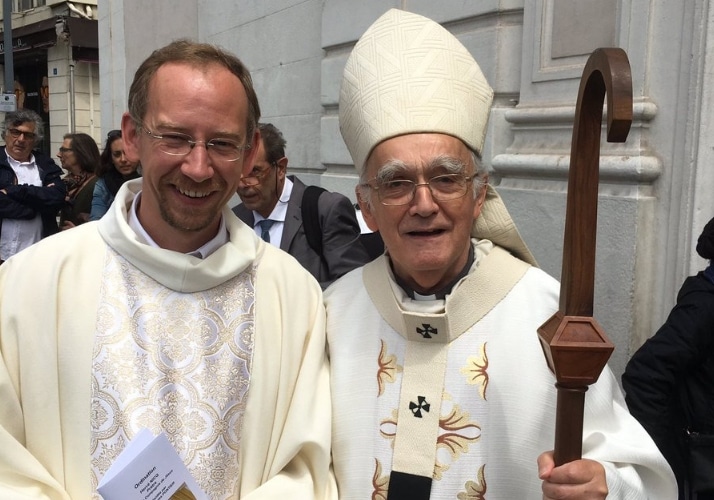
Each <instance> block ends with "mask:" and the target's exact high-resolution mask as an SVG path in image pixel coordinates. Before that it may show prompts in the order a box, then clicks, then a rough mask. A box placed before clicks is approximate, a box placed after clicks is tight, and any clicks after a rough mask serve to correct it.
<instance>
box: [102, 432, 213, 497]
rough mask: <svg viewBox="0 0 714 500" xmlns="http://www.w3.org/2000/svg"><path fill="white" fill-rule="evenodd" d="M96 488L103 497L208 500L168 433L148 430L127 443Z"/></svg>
mask: <svg viewBox="0 0 714 500" xmlns="http://www.w3.org/2000/svg"><path fill="white" fill-rule="evenodd" d="M97 491H98V492H99V494H100V495H101V496H102V498H103V499H104V500H169V499H173V500H179V499H181V500H191V499H196V500H209V499H208V496H207V495H206V494H205V493H203V491H201V488H200V487H199V486H198V484H197V483H196V480H195V479H194V478H193V476H191V473H190V472H189V471H188V469H187V468H186V465H185V464H184V463H183V460H181V457H180V456H179V455H178V453H177V452H176V450H175V449H174V447H173V446H172V445H171V443H170V442H169V439H168V438H167V437H166V434H164V433H163V432H162V433H161V434H159V435H158V436H154V435H153V434H152V433H151V431H149V430H148V429H142V430H141V431H139V433H138V434H137V435H136V436H135V437H134V439H132V440H131V441H130V442H129V444H128V445H126V448H124V450H123V451H122V452H121V453H120V454H119V456H118V457H117V459H116V460H115V461H114V463H113V464H112V466H111V467H109V470H108V471H107V473H106V474H104V477H102V480H101V481H99V486H98V487H97Z"/></svg>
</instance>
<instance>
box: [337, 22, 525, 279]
mask: <svg viewBox="0 0 714 500" xmlns="http://www.w3.org/2000/svg"><path fill="white" fill-rule="evenodd" d="M492 102H493V89H492V88H491V86H490V85H489V84H488V81H487V80H486V78H485V77H484V75H483V72H482V71H481V68H480V67H479V65H478V63H477V62H476V61H475V60H474V58H473V57H472V56H471V54H470V53H469V51H468V50H467V49H466V47H464V46H463V45H462V44H461V42H459V41H458V40H457V39H456V37H454V36H453V35H452V34H451V33H449V32H448V31H447V30H446V29H444V28H443V27H442V26H441V25H439V24H438V23H436V22H434V21H432V20H431V19H428V18H426V17H423V16H420V15H417V14H413V13H411V12H406V11H402V10H398V9H390V10H389V11H387V12H386V13H385V14H383V15H382V16H381V17H380V18H379V19H377V20H376V21H375V22H374V23H373V24H372V26H370V27H369V28H368V29H367V31H366V32H365V33H364V35H362V37H361V38H360V39H359V40H358V41H357V44H356V45H355V47H354V49H353V50H352V54H351V55H350V57H349V59H348V60H347V64H346V66H345V70H344V74H343V77H342V86H341V88H340V104H339V117H340V132H341V133H342V138H343V139H344V141H345V144H346V145H347V149H348V150H349V152H350V154H351V155H352V160H353V161H354V164H355V168H357V171H358V172H359V173H362V171H363V169H364V167H365V163H366V161H367V158H368V157H369V154H370V153H371V152H372V149H374V147H375V146H376V145H377V144H379V143H380V142H382V141H384V140H386V139H389V138H391V137H396V136H399V135H405V134H413V133H442V134H447V135H451V136H454V137H457V138H459V139H461V140H462V141H463V142H464V143H465V144H466V145H467V146H468V147H469V148H471V149H472V150H473V151H475V152H476V153H478V154H479V155H481V154H482V152H483V144H484V140H485V137H486V129H487V126H488V117H489V114H490V111H491V103H492ZM471 234H472V236H474V237H476V238H486V239H489V240H491V241H493V242H494V243H496V244H497V245H499V246H502V247H504V248H506V249H508V250H510V251H511V252H512V253H513V254H514V255H516V256H517V257H519V258H520V259H522V260H524V261H526V262H528V263H530V264H533V265H536V262H535V259H534V258H533V255H532V254H531V252H530V250H528V247H527V246H526V244H525V242H524V241H523V239H522V238H521V237H520V235H519V234H518V230H517V229H516V226H515V224H514V223H513V220H512V219H511V216H510V215H509V214H508V211H507V210H506V207H505V205H504V204H503V201H502V200H501V197H500V196H499V195H498V193H497V192H496V191H495V189H493V187H491V186H490V185H489V186H488V190H487V194H486V201H485V203H484V206H483V208H482V210H481V215H480V216H479V217H478V218H477V219H476V220H475V221H474V225H473V228H472V230H471Z"/></svg>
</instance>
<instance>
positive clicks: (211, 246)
mask: <svg viewBox="0 0 714 500" xmlns="http://www.w3.org/2000/svg"><path fill="white" fill-rule="evenodd" d="M140 198H141V191H139V192H138V193H136V196H135V197H134V201H132V203H131V207H130V208H129V213H128V214H127V215H128V217H127V218H128V223H129V227H130V228H131V229H132V230H133V231H134V232H135V233H136V234H137V235H138V236H140V237H141V238H142V239H143V240H144V241H145V242H146V244H147V245H150V246H152V247H154V248H160V247H159V245H158V243H156V242H155V241H154V239H153V238H152V237H151V236H149V233H147V232H146V230H145V229H144V226H142V225H141V222H139V217H138V216H137V214H136V210H137V208H138V207H139V199H140ZM229 240H230V235H229V234H228V228H227V227H226V221H225V219H224V218H223V216H222V215H221V225H220V226H219V227H218V233H216V236H214V237H213V238H212V239H210V240H208V241H207V242H206V243H204V244H203V245H201V246H200V247H199V248H197V249H196V250H194V251H192V252H186V255H192V256H193V257H198V258H199V259H205V258H206V257H208V256H209V255H211V254H212V253H213V252H215V251H216V250H218V249H219V248H220V247H222V246H223V245H225V244H226V243H228V241H229Z"/></svg>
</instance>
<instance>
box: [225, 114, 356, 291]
mask: <svg viewBox="0 0 714 500" xmlns="http://www.w3.org/2000/svg"><path fill="white" fill-rule="evenodd" d="M259 128H260V136H261V141H260V147H259V148H258V154H257V155H256V158H255V164H254V166H253V169H252V170H251V172H250V173H249V174H248V175H246V176H245V177H243V179H242V180H241V183H240V185H239V186H238V196H240V199H241V201H242V203H241V204H239V205H237V206H236V207H234V208H233V212H234V213H235V214H236V215H237V216H238V217H239V218H240V219H241V220H242V221H243V222H245V223H246V224H248V225H249V226H250V227H254V228H255V232H256V234H258V235H259V236H261V237H263V238H264V239H266V241H269V242H270V243H271V244H272V245H274V246H276V247H278V248H280V249H282V250H285V251H286V252H288V253H289V254H290V255H292V256H293V257H295V258H296V259H297V261H298V262H299V263H300V264H302V266H303V267H304V268H305V269H307V270H308V271H310V274H312V275H313V276H314V277H315V279H316V280H317V281H319V282H320V286H321V287H322V289H323V290H324V289H325V288H326V287H327V286H329V285H330V283H332V282H333V281H335V280H336V279H337V278H339V277H340V276H342V275H343V274H345V273H346V272H348V271H351V270H352V269H354V268H355V267H359V266H361V265H363V264H364V263H366V262H368V261H369V260H370V257H369V255H368V253H367V250H366V249H365V247H364V246H363V244H362V242H361V241H360V240H359V237H360V228H359V223H358V222H357V217H356V215H355V210H354V207H353V206H352V203H351V202H350V200H349V199H348V198H347V197H346V196H343V195H341V194H340V193H333V192H329V191H324V190H322V189H319V188H316V187H315V186H310V187H308V186H305V184H303V183H302V181H300V179H298V178H297V177H295V176H294V175H289V176H286V171H287V168H288V158H287V156H285V144H286V141H285V139H284V138H283V134H282V133H281V132H280V130H278V129H277V127H275V126H274V125H273V124H271V123H261V124H260V125H259ZM314 189H319V191H313V193H314V194H316V197H315V198H312V199H311V198H310V195H309V192H308V190H314ZM317 196H319V197H317ZM310 207H311V208H312V210H310ZM266 224H268V226H265V225H266ZM266 227H267V229H265V228H266Z"/></svg>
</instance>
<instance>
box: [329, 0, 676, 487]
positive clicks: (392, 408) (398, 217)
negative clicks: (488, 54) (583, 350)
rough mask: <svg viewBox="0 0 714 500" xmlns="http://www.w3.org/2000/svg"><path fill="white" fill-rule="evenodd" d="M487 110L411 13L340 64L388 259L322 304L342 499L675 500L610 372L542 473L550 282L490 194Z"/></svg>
mask: <svg viewBox="0 0 714 500" xmlns="http://www.w3.org/2000/svg"><path fill="white" fill-rule="evenodd" d="M414 40H418V41H419V43H414ZM492 98H493V91H492V89H491V87H490V86H489V84H488V82H487V81H486V78H485V77H484V75H483V73H482V72H481V69H480V68H479V66H478V64H477V63H476V61H474V59H473V57H472V56H471V54H470V53H469V52H468V50H467V49H466V48H465V47H464V46H463V45H461V43H460V42H459V41H458V40H457V39H456V38H455V37H454V36H453V35H452V34H451V33H449V32H448V31H447V30H445V29H444V28H443V27H441V26H440V25H439V24H437V23H435V22H433V21H431V20H430V19H427V18H425V17H422V16H419V15H416V14H412V13H408V12H404V11H400V10H396V9H392V10H390V11H388V12H387V13H386V14H384V15H383V16H382V17H380V18H379V19H378V20H377V21H375V23H374V24H373V25H372V26H371V27H370V28H369V29H368V30H367V32H366V33H365V34H364V35H363V36H362V37H361V38H360V40H359V41H358V42H357V44H356V45H355V47H354V49H353V51H352V54H351V55H350V57H349V59H348V60H347V64H346V66H345V70H344V76H343V80H342V88H341V93H340V103H339V120H340V130H341V132H342V137H343V138H344V140H345V143H346V144H347V147H348V149H349V151H350V153H351V155H352V159H353V160H354V164H355V167H356V168H357V170H358V172H359V185H358V186H357V189H356V192H357V197H358V200H359V203H360V206H361V208H362V211H363V213H364V217H365V220H366V222H367V223H368V224H369V226H370V228H372V229H378V230H379V231H380V233H381V234H382V238H383V239H384V243H385V246H386V248H387V253H386V255H384V256H382V257H380V258H378V259H376V260H375V261H373V262H370V263H369V264H367V265H365V266H363V267H362V268H360V269H358V270H355V271H352V272H351V273H349V274H347V275H346V276H344V277H343V278H341V279H340V280H339V281H337V282H336V283H335V284H334V285H333V286H332V287H330V288H329V289H328V290H327V291H326V292H325V304H326V307H327V333H328V342H329V354H330V365H331V386H332V399H333V426H332V428H333V448H332V453H333V460H334V470H335V475H336V478H337V484H338V488H339V493H340V498H341V499H345V500H361V499H365V498H390V499H392V498H395V499H401V498H408V499H410V500H427V499H429V498H432V499H435V498H452V499H455V498H459V499H467V498H468V499H484V498H488V499H492V500H493V499H499V500H506V499H507V500H516V499H517V500H536V499H538V500H540V499H555V498H559V499H565V498H569V499H570V498H578V499H589V500H592V499H602V498H605V497H606V496H608V495H609V498H611V499H615V498H617V499H625V498H627V499H630V500H634V499H641V500H644V499H646V498H648V499H659V500H667V499H671V498H674V497H675V496H676V486H675V485H674V481H673V476H672V473H671V471H670V470H669V467H668V466H667V463H666V462H665V461H664V459H663V458H662V456H661V454H660V453H659V451H658V450H657V447H656V446H655V445H654V443H653V442H652V440H651V439H650V438H649V436H648V435H647V433H646V432H645V431H644V429H643V428H642V427H641V426H640V425H639V424H638V423H637V421H636V420H635V419H634V418H632V417H631V416H630V415H629V413H628V411H627V407H626V406H625V403H624V399H623V397H622V394H621V392H620V390H619V388H618V385H617V381H616V380H615V378H614V377H613V375H612V372H611V371H610V370H609V369H605V370H604V371H603V373H602V375H601V376H600V380H598V382H597V383H596V384H594V385H592V386H590V389H589V390H588V393H587V398H588V399H587V402H586V410H585V423H584V433H583V439H584V442H583V452H584V455H583V456H584V459H582V460H576V461H574V462H571V463H568V464H565V465H562V466H560V467H554V464H553V455H552V452H548V450H551V449H552V447H553V442H554V429H555V399H556V390H555V388H554V383H555V377H554V376H553V374H552V373H551V372H550V370H549V369H548V366H547V364H546V362H545V358H544V356H543V353H542V349H541V347H540V344H539V341H538V338H537V334H536V331H537V329H538V327H539V326H540V325H541V324H543V323H544V322H545V321H546V320H547V319H548V318H550V317H551V316H552V314H553V313H555V312H556V311H557V310H558V291H559V286H558V283H557V282H556V281H555V280H554V279H553V278H551V277H550V276H548V275H547V274H546V273H544V272H543V271H541V270H540V269H538V268H537V266H536V263H535V260H534V259H533V256H532V255H531V253H530V251H529V250H528V248H527V247H526V245H525V243H524V242H523V240H522V239H521V237H520V235H519V234H518V231H517V230H516V227H515V225H514V223H513V221H512V220H511V218H510V216H509V214H508V212H507V210H506V207H505V206H504V204H503V202H502V201H501V198H500V197H499V196H498V194H497V193H496V191H495V190H494V189H493V188H492V187H491V186H490V185H489V184H488V174H487V170H486V167H485V165H484V164H483V160H482V154H483V150H484V143H485V136H486V128H487V122H488V118H489V114H490V110H491V102H492ZM379 103H382V105H383V107H380V106H379Z"/></svg>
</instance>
